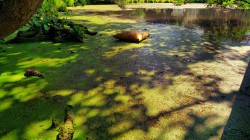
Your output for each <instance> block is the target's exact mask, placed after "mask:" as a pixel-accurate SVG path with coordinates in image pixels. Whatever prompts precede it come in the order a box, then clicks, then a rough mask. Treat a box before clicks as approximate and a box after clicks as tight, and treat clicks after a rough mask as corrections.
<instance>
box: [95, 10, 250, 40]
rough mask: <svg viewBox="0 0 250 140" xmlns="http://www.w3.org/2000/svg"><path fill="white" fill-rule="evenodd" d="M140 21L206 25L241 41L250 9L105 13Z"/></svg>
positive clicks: (249, 27) (214, 35)
mask: <svg viewBox="0 0 250 140" xmlns="http://www.w3.org/2000/svg"><path fill="white" fill-rule="evenodd" d="M95 14H102V15H103V14H105V15H110V16H116V17H119V18H128V19H134V20H137V21H139V22H147V23H161V24H176V25H181V26H185V27H186V28H189V29H194V28H197V27H199V28H202V29H203V30H204V33H205V34H207V35H209V36H210V37H211V39H214V40H218V39H219V40H221V39H233V40H236V41H241V40H242V39H244V38H245V35H246V34H247V32H249V31H250V11H249V10H247V11H242V10H222V9H134V10H130V11H115V12H114V11H112V12H105V13H95Z"/></svg>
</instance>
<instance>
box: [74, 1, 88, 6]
mask: <svg viewBox="0 0 250 140" xmlns="http://www.w3.org/2000/svg"><path fill="white" fill-rule="evenodd" d="M86 4H87V1H86V0H75V6H83V5H86Z"/></svg>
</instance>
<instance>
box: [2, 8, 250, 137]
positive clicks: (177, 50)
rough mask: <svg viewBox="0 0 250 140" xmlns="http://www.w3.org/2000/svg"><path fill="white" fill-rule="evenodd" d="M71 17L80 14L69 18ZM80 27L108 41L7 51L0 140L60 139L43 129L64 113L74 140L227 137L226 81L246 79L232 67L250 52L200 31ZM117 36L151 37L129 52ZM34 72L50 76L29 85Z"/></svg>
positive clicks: (231, 93) (229, 86)
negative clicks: (28, 73)
mask: <svg viewBox="0 0 250 140" xmlns="http://www.w3.org/2000/svg"><path fill="white" fill-rule="evenodd" d="M187 11H188V9H187ZM72 16H77V14H74V11H73V13H72ZM75 21H76V20H75ZM79 22H81V20H79ZM84 22H85V24H88V25H89V26H91V28H93V29H96V30H100V29H102V31H103V32H102V36H97V37H89V39H88V40H87V42H86V43H84V44H78V43H51V42H33V43H21V44H7V45H3V47H2V48H3V50H5V51H2V52H1V53H0V56H1V57H0V65H2V66H4V67H3V68H2V69H1V71H0V74H1V77H0V87H1V89H0V92H1V94H0V101H1V106H0V120H1V122H2V123H1V125H0V138H2V139H7V138H12V137H13V139H15V138H16V139H36V138H44V139H45V138H52V139H53V138H55V136H56V134H57V131H56V130H52V131H51V130H47V129H48V128H49V127H50V125H51V118H55V119H57V120H63V119H62V118H63V115H64V114H63V108H64V107H65V106H66V105H67V104H70V105H72V106H73V109H74V112H75V117H74V120H75V122H74V123H75V128H76V131H75V135H74V138H75V139H93V140H94V139H98V140H106V139H107V140H108V139H127V138H131V139H171V138H172V139H187V140H189V139H209V138H213V137H214V138H219V137H220V136H221V131H222V129H223V127H224V126H225V123H226V121H225V119H227V115H228V114H226V113H229V111H228V110H230V109H229V108H231V106H232V103H233V100H234V97H235V95H236V93H237V89H236V90H235V87H236V88H237V86H235V85H233V84H235V83H232V81H233V80H232V79H230V77H233V78H235V77H240V76H242V74H240V72H241V71H240V70H238V69H236V70H234V69H231V67H232V66H231V65H230V64H231V63H228V59H229V58H230V57H232V56H233V58H234V59H233V60H232V62H240V63H241V64H242V65H235V66H236V67H237V68H238V67H239V68H242V67H243V68H245V67H244V64H245V63H246V61H247V58H248V55H249V52H247V53H242V52H240V51H237V50H232V48H231V47H225V46H223V42H219V43H218V42H216V41H214V40H212V41H211V38H210V37H209V36H207V35H204V32H200V29H199V30H196V29H189V28H186V27H182V26H175V25H164V24H148V23H116V22H109V23H108V24H101V25H100V24H93V22H90V21H89V22H88V21H87V20H85V21H84ZM211 25H212V23H211ZM248 27H249V26H248ZM111 28H112V30H115V31H119V30H120V29H121V28H122V29H131V28H137V29H140V30H143V29H145V28H146V29H147V30H148V31H150V32H151V33H152V35H151V37H150V38H149V39H147V40H145V41H144V42H142V43H140V44H131V43H126V42H120V41H115V40H114V39H112V38H111V37H110V36H111V35H112V33H113V32H112V31H111V30H110V29H111ZM223 29H224V28H223ZM226 29H228V28H226ZM211 36H212V37H214V36H213V35H212V34H211ZM224 43H225V42H224ZM236 44H237V43H236ZM237 45H239V44H237ZM237 45H235V47H237ZM242 48H243V47H242ZM31 52H32V53H31ZM72 52H73V53H72ZM228 52H230V54H228V55H226V53H228ZM233 52H234V53H235V55H231V53H233ZM240 53H241V55H237V54H240ZM222 56H223V57H222ZM29 67H34V68H35V70H38V71H40V72H42V73H44V75H45V78H44V79H39V78H36V77H31V78H25V77H24V76H23V73H24V70H25V69H27V68H29ZM227 69H230V71H226V70H227ZM224 71H226V74H227V75H225V74H224ZM228 75H230V76H228ZM234 80H235V82H238V81H239V79H238V78H236V79H234ZM233 82H234V81H233ZM224 83H226V84H224ZM223 84H224V85H223ZM222 87H223V88H222ZM233 87H234V88H233ZM218 112H226V113H225V114H222V113H218ZM223 115H225V116H223ZM247 129H249V128H247Z"/></svg>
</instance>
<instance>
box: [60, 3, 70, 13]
mask: <svg viewBox="0 0 250 140" xmlns="http://www.w3.org/2000/svg"><path fill="white" fill-rule="evenodd" d="M58 11H59V12H67V11H68V10H67V5H66V4H65V3H63V4H61V5H60V6H59V7H58Z"/></svg>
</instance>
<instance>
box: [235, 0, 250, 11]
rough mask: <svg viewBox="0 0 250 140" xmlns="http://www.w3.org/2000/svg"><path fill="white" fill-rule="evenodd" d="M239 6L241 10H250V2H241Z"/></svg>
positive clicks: (238, 2) (244, 0) (248, 0)
mask: <svg viewBox="0 0 250 140" xmlns="http://www.w3.org/2000/svg"><path fill="white" fill-rule="evenodd" d="M237 4H238V6H239V7H240V8H244V9H250V0H239V1H237Z"/></svg>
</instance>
